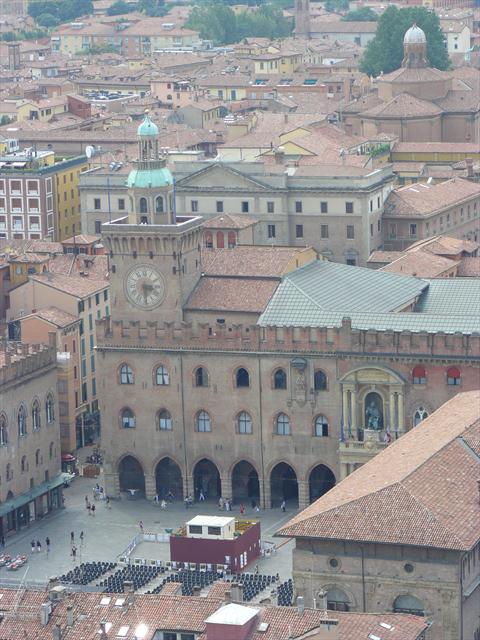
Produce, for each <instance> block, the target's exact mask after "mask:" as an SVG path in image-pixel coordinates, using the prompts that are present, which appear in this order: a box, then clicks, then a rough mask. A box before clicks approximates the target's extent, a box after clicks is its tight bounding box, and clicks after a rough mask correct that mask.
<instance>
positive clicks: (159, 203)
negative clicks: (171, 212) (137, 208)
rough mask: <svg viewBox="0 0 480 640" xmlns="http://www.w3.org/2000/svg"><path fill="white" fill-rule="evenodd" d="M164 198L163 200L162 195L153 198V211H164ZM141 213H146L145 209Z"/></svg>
mask: <svg viewBox="0 0 480 640" xmlns="http://www.w3.org/2000/svg"><path fill="white" fill-rule="evenodd" d="M164 209H165V207H164V200H163V196H157V197H156V198H155V213H163V212H164ZM143 213H146V211H144V212H143Z"/></svg>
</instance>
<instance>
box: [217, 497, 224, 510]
mask: <svg viewBox="0 0 480 640" xmlns="http://www.w3.org/2000/svg"><path fill="white" fill-rule="evenodd" d="M218 508H219V510H220V511H223V498H222V496H220V498H219V499H218Z"/></svg>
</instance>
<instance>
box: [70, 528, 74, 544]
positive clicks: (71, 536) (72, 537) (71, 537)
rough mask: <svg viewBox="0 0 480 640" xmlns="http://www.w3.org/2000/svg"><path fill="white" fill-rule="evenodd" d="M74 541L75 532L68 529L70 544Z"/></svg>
mask: <svg viewBox="0 0 480 640" xmlns="http://www.w3.org/2000/svg"><path fill="white" fill-rule="evenodd" d="M74 542H75V533H74V532H73V531H70V544H73V543H74Z"/></svg>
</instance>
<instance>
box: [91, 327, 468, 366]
mask: <svg viewBox="0 0 480 640" xmlns="http://www.w3.org/2000/svg"><path fill="white" fill-rule="evenodd" d="M124 346H125V347H137V348H139V349H144V348H145V349H146V348H160V349H176V350H182V349H183V350H206V351H255V352H265V353H270V352H288V353H296V352H298V353H324V354H334V353H344V354H349V353H351V354H352V355H355V354H366V355H367V354H369V355H373V354H379V355H381V354H385V355H391V354H393V355H399V356H401V355H405V356H409V357H411V356H412V354H415V357H416V358H419V357H422V356H424V357H436V358H439V357H442V358H446V359H449V358H450V359H455V358H460V359H462V360H463V359H465V358H468V359H469V360H474V359H479V358H480V335H463V334H444V333H436V334H433V333H427V332H422V333H413V332H410V331H403V332H395V331H373V330H369V331H366V330H358V329H352V323H351V321H350V319H349V318H344V319H343V320H342V324H341V326H339V327H312V328H311V327H260V326H258V325H243V324H232V325H220V324H215V325H211V324H208V323H198V324H195V325H194V324H192V323H186V322H184V323H182V324H181V325H175V324H174V323H158V322H148V323H147V324H146V325H141V324H140V323H139V322H121V321H112V320H111V318H106V319H104V320H101V321H98V322H97V348H98V349H99V350H102V349H107V348H122V347H124ZM479 363H480V360H479Z"/></svg>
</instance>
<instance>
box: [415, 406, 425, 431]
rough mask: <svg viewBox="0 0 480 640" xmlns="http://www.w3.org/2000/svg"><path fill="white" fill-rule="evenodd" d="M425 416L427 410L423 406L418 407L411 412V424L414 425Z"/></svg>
mask: <svg viewBox="0 0 480 640" xmlns="http://www.w3.org/2000/svg"><path fill="white" fill-rule="evenodd" d="M425 418H428V411H427V410H426V409H425V408H424V407H418V409H416V410H415V413H414V414H413V426H414V427H416V426H417V424H420V422H422V420H425Z"/></svg>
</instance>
